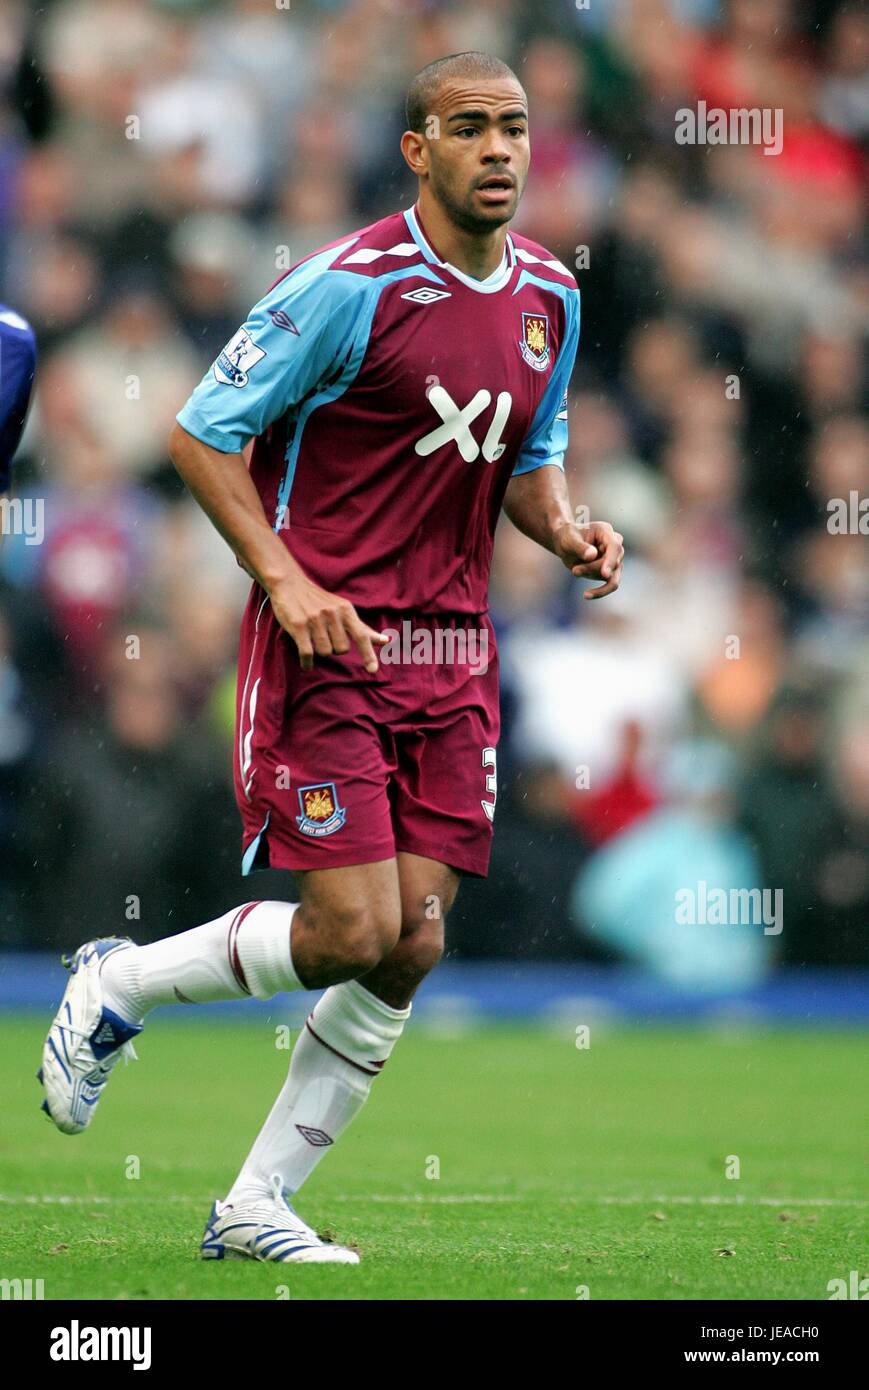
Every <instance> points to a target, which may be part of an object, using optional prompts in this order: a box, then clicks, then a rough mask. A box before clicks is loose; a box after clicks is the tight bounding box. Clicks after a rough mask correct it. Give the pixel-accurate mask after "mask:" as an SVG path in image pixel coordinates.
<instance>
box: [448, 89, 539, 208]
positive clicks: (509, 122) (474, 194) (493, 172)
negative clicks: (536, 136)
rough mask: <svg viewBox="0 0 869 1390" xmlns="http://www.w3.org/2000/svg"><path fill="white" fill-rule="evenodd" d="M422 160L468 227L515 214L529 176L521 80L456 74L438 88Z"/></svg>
mask: <svg viewBox="0 0 869 1390" xmlns="http://www.w3.org/2000/svg"><path fill="white" fill-rule="evenodd" d="M432 116H436V117H437V122H432V121H431V120H429V122H428V123H427V124H428V130H427V132H426V138H425V141H424V145H423V148H422V149H421V151H420V155H421V158H422V159H423V160H424V161H425V162H426V165H427V170H428V176H429V183H430V187H431V191H432V193H433V194H434V195H435V197H436V198H437V199H438V201H439V202H440V203H442V204H443V206H444V207H445V209H446V211H447V212H448V213H449V215H450V217H451V218H452V220H453V221H454V222H455V223H456V224H457V225H458V226H460V227H463V228H464V229H465V230H467V231H485V230H487V229H489V228H491V227H499V226H501V225H502V224H503V223H505V222H509V221H510V220H511V218H512V217H514V216H515V213H516V206H517V204H518V202H519V199H520V197H521V196H522V189H523V188H524V187H525V180H526V178H527V176H528V164H529V162H530V159H531V146H530V143H529V140H528V105H527V102H526V99H525V93H524V92H523V90H522V88H521V87H520V86H519V84H518V82H515V81H513V80H511V79H502V78H499V79H497V80H493V81H483V80H481V79H480V78H453V79H450V80H448V81H446V82H443V83H442V84H441V86H440V87H439V89H438V93H437V100H436V102H435V109H434V111H433V112H432Z"/></svg>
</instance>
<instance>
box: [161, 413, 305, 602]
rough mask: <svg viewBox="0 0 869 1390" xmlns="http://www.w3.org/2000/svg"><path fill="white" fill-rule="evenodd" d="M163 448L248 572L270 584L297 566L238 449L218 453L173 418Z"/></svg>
mask: <svg viewBox="0 0 869 1390" xmlns="http://www.w3.org/2000/svg"><path fill="white" fill-rule="evenodd" d="M169 453H170V456H171V459H172V462H173V463H174V465H175V467H176V468H177V470H178V472H179V473H180V475H181V477H182V478H183V479H184V482H185V483H186V485H187V487H188V488H189V490H190V492H191V493H192V494H193V496H194V497H195V499H196V501H197V502H198V503H199V505H200V507H201V508H202V510H203V511H204V512H205V513H206V515H207V516H208V517H209V518H210V520H211V521H212V523H213V525H214V526H215V527H216V528H217V530H218V531H219V532H220V534H221V535H222V536H223V538H224V540H225V541H226V542H227V544H228V545H229V546H231V548H232V550H233V551H234V552H235V554H236V555H237V556H238V559H239V560H240V561H241V563H242V564H243V565H244V567H245V569H246V570H247V571H248V573H249V574H251V575H253V577H254V578H255V579H256V580H257V581H258V582H259V583H260V584H261V585H262V587H263V588H264V589H267V590H268V589H271V588H272V587H273V586H274V585H275V584H276V583H278V581H279V580H282V579H288V578H293V577H296V576H301V575H302V573H303V572H302V570H301V569H300V567H299V565H298V564H297V563H296V561H295V560H294V559H293V557H292V555H291V554H290V553H289V551H288V550H287V547H286V546H285V545H284V543H283V542H282V541H281V540H280V539H279V538H278V536H277V535H276V534H275V532H274V531H273V530H272V528H271V526H269V523H268V518H267V517H266V514H265V512H264V511H263V505H262V502H261V501H260V497H259V493H258V492H257V490H256V488H255V487H254V485H253V482H252V480H251V477H250V474H249V473H248V471H247V468H246V466H245V462H244V459H243V458H242V456H241V454H224V453H221V452H220V450H218V449H212V448H211V446H210V445H209V444H203V442H202V440H200V439H196V438H195V436H194V435H192V434H189V433H188V431H187V430H185V429H184V428H183V427H182V426H181V425H178V424H176V425H175V427H174V429H173V430H172V433H171V435H170V437H169Z"/></svg>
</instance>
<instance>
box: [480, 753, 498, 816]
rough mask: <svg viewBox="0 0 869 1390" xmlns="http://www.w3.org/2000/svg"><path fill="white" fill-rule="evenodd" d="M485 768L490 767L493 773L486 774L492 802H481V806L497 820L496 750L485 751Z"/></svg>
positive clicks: (487, 788) (488, 814)
mask: <svg viewBox="0 0 869 1390" xmlns="http://www.w3.org/2000/svg"><path fill="white" fill-rule="evenodd" d="M483 767H490V768H491V769H492V771H491V772H487V773H486V791H487V792H491V794H492V800H491V801H482V800H481V801H480V805H481V806H482V808H483V810H484V811H485V812H486V815H487V816H488V817H489V820H494V819H495V802H496V801H497V800H498V764H497V755H496V753H495V749H494V748H484V749H483Z"/></svg>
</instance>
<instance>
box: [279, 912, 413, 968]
mask: <svg viewBox="0 0 869 1390" xmlns="http://www.w3.org/2000/svg"><path fill="white" fill-rule="evenodd" d="M301 910H302V912H303V913H304V917H305V922H306V924H307V925H308V926H309V927H310V928H311V929H312V930H313V931H314V932H315V934H316V935H317V937H318V938H319V943H320V947H321V950H322V953H323V956H324V957H325V958H328V960H329V962H330V964H331V965H332V967H334V968H337V969H339V970H341V971H342V972H344V971H346V972H347V977H348V978H350V977H355V976H357V975H362V974H364V973H365V972H366V971H368V970H373V969H374V967H375V966H376V965H379V963H380V961H381V960H383V957H384V956H387V955H389V953H390V951H392V950H393V949H394V947H395V945H396V943H397V942H398V939H399V936H400V934H401V913H400V911H399V908H398V905H397V904H395V905H391V904H387V903H382V904H375V903H371V902H367V901H363V900H359V901H356V900H352V899H351V900H348V901H342V902H333V903H329V904H324V903H313V904H312V903H305V904H304V906H303V907H302V909H301Z"/></svg>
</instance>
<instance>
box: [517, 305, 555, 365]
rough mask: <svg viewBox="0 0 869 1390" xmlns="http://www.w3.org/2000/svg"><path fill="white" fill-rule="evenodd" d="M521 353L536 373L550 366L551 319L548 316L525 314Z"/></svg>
mask: <svg viewBox="0 0 869 1390" xmlns="http://www.w3.org/2000/svg"><path fill="white" fill-rule="evenodd" d="M519 351H520V352H521V353H522V356H523V357H524V359H525V361H526V362H527V363H528V366H529V367H533V368H534V370H535V372H545V371H546V368H547V367H548V366H549V319H548V318H547V316H546V314H523V315H522V337H521V338H520V339H519Z"/></svg>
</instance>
